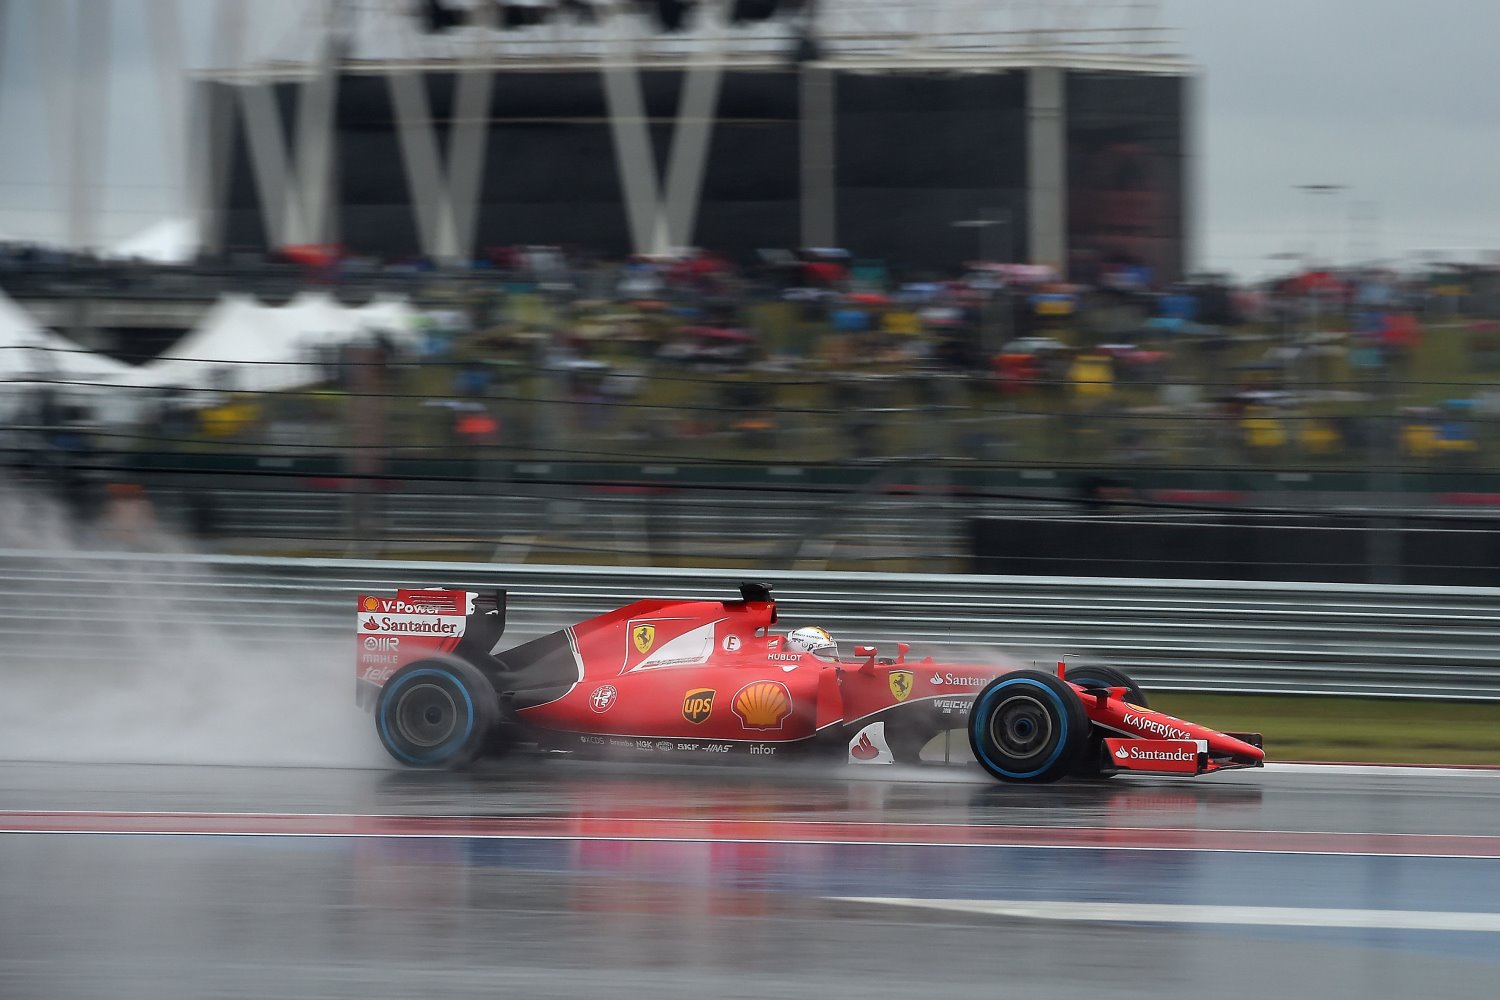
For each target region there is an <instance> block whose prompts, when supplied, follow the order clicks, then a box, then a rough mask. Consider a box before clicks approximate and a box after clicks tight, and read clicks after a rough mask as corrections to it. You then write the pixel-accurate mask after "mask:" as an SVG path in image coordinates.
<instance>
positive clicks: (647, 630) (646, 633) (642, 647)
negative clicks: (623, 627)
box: [631, 625, 656, 656]
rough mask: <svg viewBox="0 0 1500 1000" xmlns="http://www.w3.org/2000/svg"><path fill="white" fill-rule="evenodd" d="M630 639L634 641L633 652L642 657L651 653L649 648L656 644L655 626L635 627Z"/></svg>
mask: <svg viewBox="0 0 1500 1000" xmlns="http://www.w3.org/2000/svg"><path fill="white" fill-rule="evenodd" d="M631 637H632V638H633V639H635V651H636V652H637V653H640V654H641V655H642V656H644V655H645V654H647V653H649V652H651V647H652V646H653V645H654V644H655V643H656V626H655V625H637V626H636V627H635V629H634V630H633V631H632V632H631Z"/></svg>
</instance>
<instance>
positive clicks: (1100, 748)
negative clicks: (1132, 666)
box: [1066, 663, 1150, 778]
mask: <svg viewBox="0 0 1500 1000" xmlns="http://www.w3.org/2000/svg"><path fill="white" fill-rule="evenodd" d="M1066 676H1067V680H1068V683H1070V684H1077V685H1078V686H1079V687H1082V688H1113V687H1120V688H1124V689H1125V700H1126V701H1127V702H1129V703H1130V704H1132V705H1139V706H1140V707H1142V708H1148V707H1149V706H1150V702H1148V701H1147V700H1146V692H1144V691H1142V690H1141V689H1140V686H1139V685H1138V684H1136V682H1135V681H1133V680H1131V678H1130V675H1129V674H1127V673H1125V671H1123V670H1117V669H1115V668H1114V667H1107V666H1104V665H1103V664H1090V663H1081V664H1079V665H1078V666H1076V667H1069V668H1068V670H1067V675H1066ZM1114 774H1115V768H1114V764H1113V763H1112V762H1110V761H1109V760H1108V759H1107V758H1106V757H1105V751H1104V733H1103V732H1102V731H1100V730H1098V729H1092V727H1091V731H1090V733H1089V738H1088V744H1087V745H1086V746H1085V747H1084V748H1083V753H1081V754H1079V755H1078V760H1077V762H1076V763H1075V764H1074V765H1073V777H1075V778H1110V777H1113V776H1114Z"/></svg>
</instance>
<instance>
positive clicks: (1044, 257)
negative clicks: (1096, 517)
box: [1026, 66, 1068, 274]
mask: <svg viewBox="0 0 1500 1000" xmlns="http://www.w3.org/2000/svg"><path fill="white" fill-rule="evenodd" d="M1066 87H1067V74H1066V73H1065V72H1064V71H1063V70H1061V69H1058V68H1056V67H1053V66H1033V67H1031V69H1029V70H1028V71H1027V80H1026V207H1027V212H1026V217H1027V223H1026V224H1027V241H1026V250H1027V257H1028V258H1029V260H1030V262H1031V263H1033V264H1047V265H1049V266H1051V267H1054V268H1056V269H1057V270H1058V272H1059V273H1061V274H1066V273H1067V266H1068V135H1067V107H1066V102H1067V89H1066Z"/></svg>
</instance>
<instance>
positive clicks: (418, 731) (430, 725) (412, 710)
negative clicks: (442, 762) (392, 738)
mask: <svg viewBox="0 0 1500 1000" xmlns="http://www.w3.org/2000/svg"><path fill="white" fill-rule="evenodd" d="M395 716H396V733H397V735H399V736H400V737H401V739H403V740H404V741H406V742H407V743H409V744H410V745H412V746H414V747H419V748H421V749H429V748H431V747H435V746H438V745H439V744H441V743H443V742H445V741H446V740H448V739H449V738H450V737H451V736H452V735H453V730H454V728H455V727H456V726H457V725H458V704H457V703H456V702H455V701H454V700H453V695H452V693H451V692H449V691H448V690H447V689H446V688H444V687H441V686H439V685H437V684H414V685H412V687H411V688H410V689H408V690H406V691H404V692H402V694H401V700H400V701H398V702H397V703H396V712H395Z"/></svg>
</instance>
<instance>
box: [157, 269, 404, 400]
mask: <svg viewBox="0 0 1500 1000" xmlns="http://www.w3.org/2000/svg"><path fill="white" fill-rule="evenodd" d="M415 316H416V312H415V310H413V309H412V308H411V306H409V305H408V304H407V303H406V302H405V301H404V300H399V299H384V298H382V299H376V300H375V301H373V302H371V303H370V304H369V305H366V306H361V307H358V308H355V307H350V306H345V305H341V304H340V303H339V302H337V301H336V300H335V299H334V298H333V297H332V296H330V295H328V294H326V293H322V292H309V293H303V294H301V295H298V296H297V297H296V298H294V299H293V300H292V301H290V302H288V303H287V304H286V305H284V306H267V305H263V304H262V303H260V302H258V301H256V300H255V299H253V298H249V297H247V296H242V295H226V296H224V297H223V298H221V299H220V300H219V301H218V302H217V303H215V305H214V306H213V308H212V309H210V310H209V312H208V314H207V315H206V316H204V318H203V320H202V321H201V322H200V323H199V324H198V327H197V329H195V330H194V331H193V332H192V333H190V334H188V335H187V336H186V337H184V338H183V339H182V340H180V341H178V343H177V345H176V346H175V347H173V348H172V349H171V350H170V351H169V352H168V354H167V356H166V357H162V358H158V359H157V360H156V361H153V362H151V363H150V364H147V365H143V366H141V368H140V369H138V370H137V371H136V373H135V377H134V381H135V383H136V384H138V385H151V386H160V387H167V386H177V387H182V388H195V389H206V388H217V387H224V388H231V389H241V390H250V391H261V392H264V391H273V390H277V389H291V388H295V387H297V386H301V385H308V384H311V383H314V382H318V381H321V380H322V376H323V372H322V369H321V367H320V366H319V364H318V361H319V357H318V355H319V351H320V349H321V348H327V347H333V346H338V345H341V344H348V343H352V342H355V341H358V340H360V339H363V338H366V337H370V336H373V335H374V334H376V333H381V334H384V335H385V336H387V337H388V338H390V339H391V340H392V341H394V342H396V343H398V344H401V345H402V346H415V344H416V340H417V337H416V333H415V331H414V329H413V327H414V319H415Z"/></svg>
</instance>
